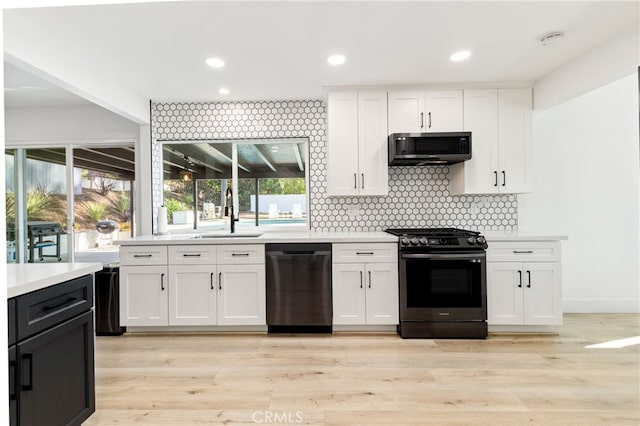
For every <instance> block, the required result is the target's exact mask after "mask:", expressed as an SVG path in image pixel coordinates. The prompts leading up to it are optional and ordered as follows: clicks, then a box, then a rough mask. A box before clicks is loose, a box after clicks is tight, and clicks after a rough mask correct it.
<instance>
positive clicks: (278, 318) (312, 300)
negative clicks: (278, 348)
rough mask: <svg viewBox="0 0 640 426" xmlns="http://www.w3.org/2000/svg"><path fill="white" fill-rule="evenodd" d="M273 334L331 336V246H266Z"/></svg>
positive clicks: (292, 244) (269, 308) (269, 314)
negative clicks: (329, 334)
mask: <svg viewBox="0 0 640 426" xmlns="http://www.w3.org/2000/svg"><path fill="white" fill-rule="evenodd" d="M265 253H266V272H267V326H268V330H269V333H331V324H332V322H333V307H332V300H331V244H328V243H299V244H298V243H289V244H266V247H265Z"/></svg>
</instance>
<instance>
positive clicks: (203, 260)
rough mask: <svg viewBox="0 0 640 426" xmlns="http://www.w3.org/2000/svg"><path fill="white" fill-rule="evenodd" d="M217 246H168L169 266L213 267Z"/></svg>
mask: <svg viewBox="0 0 640 426" xmlns="http://www.w3.org/2000/svg"><path fill="white" fill-rule="evenodd" d="M216 253H217V246H200V245H186V246H169V264H170V265H215V264H216Z"/></svg>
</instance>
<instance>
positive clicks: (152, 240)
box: [114, 230, 398, 246]
mask: <svg viewBox="0 0 640 426" xmlns="http://www.w3.org/2000/svg"><path fill="white" fill-rule="evenodd" d="M257 234H259V235H257ZM256 235H257V236H256ZM397 242H398V237H396V236H393V235H391V234H387V233H386V232H382V231H377V232H352V231H344V232H326V231H280V232H279V231H266V232H262V233H261V232H260V231H244V230H243V231H238V232H237V233H235V234H234V235H230V234H229V233H227V232H209V233H207V232H199V233H193V234H170V235H142V236H138V237H135V238H131V239H129V240H118V241H115V242H114V244H117V245H121V246H141V245H144V246H148V245H185V244H265V243H397Z"/></svg>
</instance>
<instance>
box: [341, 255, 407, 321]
mask: <svg viewBox="0 0 640 426" xmlns="http://www.w3.org/2000/svg"><path fill="white" fill-rule="evenodd" d="M333 247H334V248H333V254H334V257H333V265H332V269H333V272H332V278H333V323H334V324H335V325H358V324H360V325H387V324H398V264H397V262H396V260H397V257H396V256H397V246H396V245H395V244H366V245H357V244H334V245H333ZM365 259H369V260H374V259H375V260H382V262H380V263H378V262H373V261H372V262H363V261H364V260H365ZM354 260H360V262H357V263H356V262H354Z"/></svg>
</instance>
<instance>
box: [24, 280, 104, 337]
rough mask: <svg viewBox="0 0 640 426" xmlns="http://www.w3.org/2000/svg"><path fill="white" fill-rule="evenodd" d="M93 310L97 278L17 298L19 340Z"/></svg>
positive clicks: (61, 285)
mask: <svg viewBox="0 0 640 426" xmlns="http://www.w3.org/2000/svg"><path fill="white" fill-rule="evenodd" d="M92 307H93V275H85V276H84V277H80V278H76V279H74V280H70V281H66V282H63V283H61V284H57V285H54V286H52V287H47V288H44V289H42V290H38V291H34V292H33V293H29V294H25V295H24V296H19V297H17V298H16V311H17V336H18V341H20V340H23V339H25V338H27V337H29V336H32V335H34V334H36V333H39V332H41V331H43V330H45V329H47V328H50V327H53V326H55V325H56V324H59V323H61V322H63V321H65V320H67V319H69V318H72V317H74V316H76V315H78V314H80V313H82V312H85V311H89V310H91V308H92Z"/></svg>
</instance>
